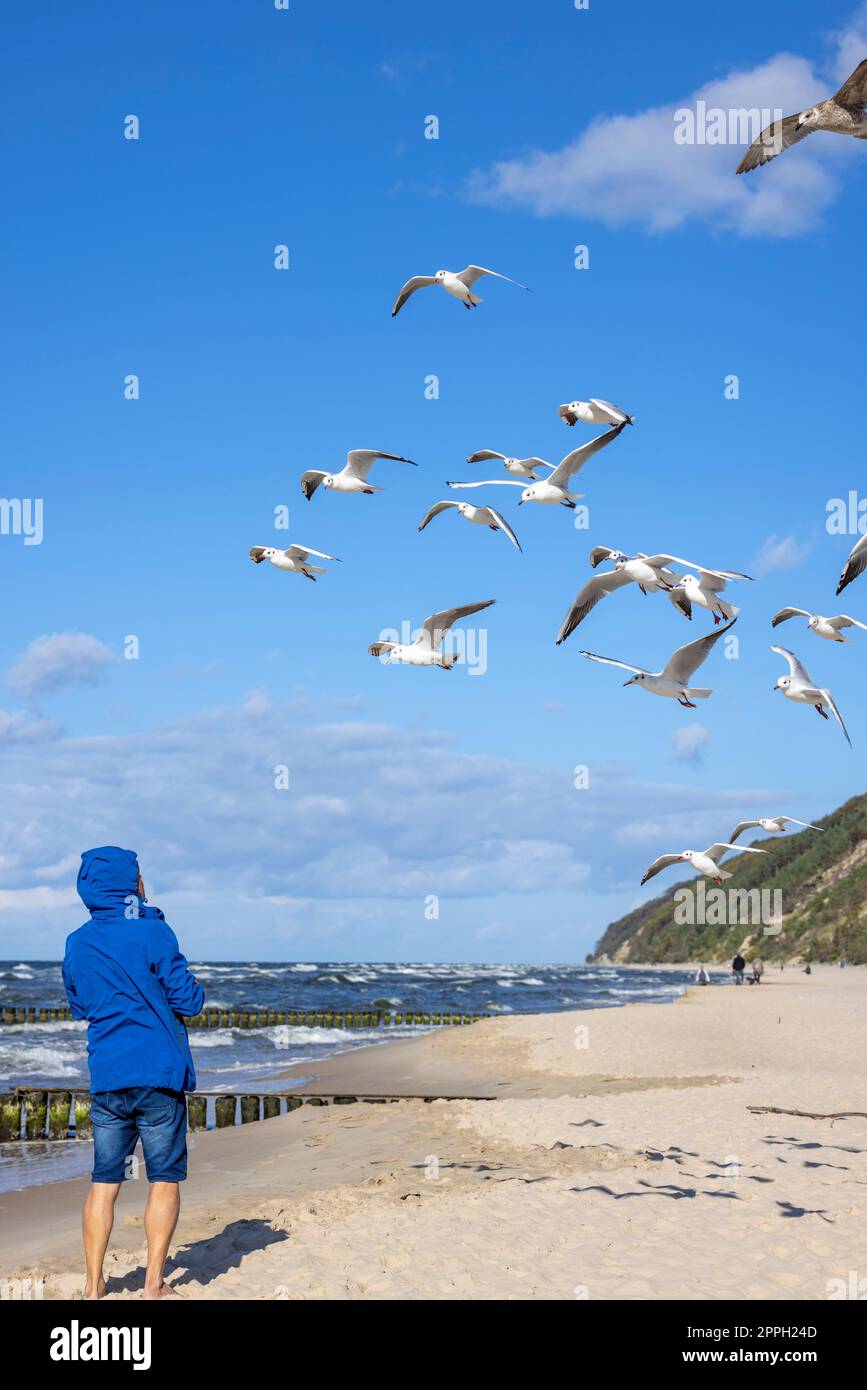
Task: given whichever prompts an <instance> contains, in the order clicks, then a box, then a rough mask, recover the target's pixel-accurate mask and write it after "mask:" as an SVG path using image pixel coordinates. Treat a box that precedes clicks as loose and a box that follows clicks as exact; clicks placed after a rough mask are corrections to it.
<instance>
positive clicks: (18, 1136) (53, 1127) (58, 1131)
mask: <svg viewBox="0 0 867 1390" xmlns="http://www.w3.org/2000/svg"><path fill="white" fill-rule="evenodd" d="M493 1099H495V1097H493V1096H424V1095H365V1094H363V1093H358V1094H356V1095H348V1094H346V1093H343V1092H335V1091H320V1092H316V1093H307V1092H304V1093H303V1094H299V1093H298V1092H297V1091H266V1092H261V1091H260V1092H258V1093H257V1092H242V1093H235V1094H227V1093H226V1092H225V1091H195V1092H190V1093H189V1094H188V1095H187V1128H188V1129H191V1130H202V1129H230V1128H231V1127H232V1126H233V1125H236V1124H242V1125H246V1124H251V1123H253V1122H254V1121H256V1120H270V1119H273V1118H274V1117H275V1116H276V1115H285V1114H291V1113H292V1111H294V1110H300V1108H301V1107H302V1106H303V1105H390V1104H394V1103H396V1102H397V1101H401V1100H422V1101H425V1102H427V1103H430V1102H431V1101H434V1100H493ZM92 1133H93V1121H92V1119H91V1114H90V1093H89V1092H88V1091H64V1090H54V1089H47V1090H30V1089H28V1088H25V1087H16V1089H15V1090H13V1091H5V1092H0V1143H5V1142H9V1141H11V1140H24V1139H29V1140H45V1139H89V1138H90V1137H91V1135H92Z"/></svg>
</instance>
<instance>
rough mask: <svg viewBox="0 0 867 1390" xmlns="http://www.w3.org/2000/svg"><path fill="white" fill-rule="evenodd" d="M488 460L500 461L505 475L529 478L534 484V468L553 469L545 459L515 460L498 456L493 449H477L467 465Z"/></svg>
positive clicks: (508, 456)
mask: <svg viewBox="0 0 867 1390" xmlns="http://www.w3.org/2000/svg"><path fill="white" fill-rule="evenodd" d="M488 459H500V460H501V461H502V464H503V467H504V468H505V470H506V472H507V473H511V474H512V475H513V476H514V477H515V478H530V479H531V481H532V482H534V483H535V481H536V478H537V474H536V473H534V471H533V470H534V469H535V468H553V467H554V464H553V463H548V462H547V460H546V459H537V458H526V459H516V458H512V457H511V456H510V455H508V454H498V453H497V451H496V450H495V449H479V450H477V451H476V453H474V454H470V456H469V458H468V459H467V463H486V462H487V461H488Z"/></svg>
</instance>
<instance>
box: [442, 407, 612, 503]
mask: <svg viewBox="0 0 867 1390" xmlns="http://www.w3.org/2000/svg"><path fill="white" fill-rule="evenodd" d="M622 429H623V425H615V426H614V428H613V429H610V430H606V431H605V433H604V434H598V435H597V436H596V438H595V439H591V440H590V443H589V444H582V446H581V448H580V449H573V450H572V452H571V454H567V455H566V457H565V458H564V459H561V461H560V463H558V464H557V467H556V468H554V469H553V470H552V471H551V473H549V475H548V477H547V478H543V479H542V481H541V482H539V481H537V482H534V483H531V484H530V486H529V487H524V484H523V483H522V482H520V481H519V480H518V479H517V478H486V479H485V481H484V482H481V483H449V485H448V486H449V487H520V488H523V491H522V493H521V496H520V499H519V501H518V506H519V507H520V506H521V505H522V503H524V502H543V503H545V504H546V505H547V506H551V505H553V504H554V503H557V502H559V503H560V504H561V506H564V507H574V506H575V500H576V498H578V497H583V495H584V494H583V493H581V492H570V490H569V484H570V481H571V479H572V477H573V475H574V474H575V473H577V472H578V471H579V469H581V468H583V467H584V465H585V463H586V462H587V460H588V459H589V458H592V457H593V455H594V454H595V453H598V451H599V450H600V449H604V448H605V445H606V444H610V443H611V441H612V439H616V438H617V436H618V434H619V433H620V431H621V430H622Z"/></svg>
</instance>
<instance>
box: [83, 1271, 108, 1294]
mask: <svg viewBox="0 0 867 1390" xmlns="http://www.w3.org/2000/svg"><path fill="white" fill-rule="evenodd" d="M84 1297H85V1298H86V1299H93V1300H95V1299H97V1298H105V1280H104V1279H103V1277H102V1275H100V1276H99V1280H98V1282H97V1285H96V1292H94V1291H93V1289H92V1288H90V1287H89V1286H88V1285H87V1284H85V1286H84Z"/></svg>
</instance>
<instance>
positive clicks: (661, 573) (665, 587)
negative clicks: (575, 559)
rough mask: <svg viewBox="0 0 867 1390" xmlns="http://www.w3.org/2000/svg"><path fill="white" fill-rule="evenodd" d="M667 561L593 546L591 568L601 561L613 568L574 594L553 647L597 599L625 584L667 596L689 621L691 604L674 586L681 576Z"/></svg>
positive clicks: (596, 576)
mask: <svg viewBox="0 0 867 1390" xmlns="http://www.w3.org/2000/svg"><path fill="white" fill-rule="evenodd" d="M668 558H669V557H668V556H667V555H643V554H642V555H634V556H629V555H624V553H623V551H622V550H611V549H609V547H608V546H607V545H595V546H594V547H593V549H592V550H591V551H590V563H591V565H592V566H593V568H594V569H595V568H596V566H597V565H598V564H599V563H600V562H601V561H602V560H613V561H614V569H613V570H603V571H602V572H601V573H600V574H596V575H594V576H593V578H592V579H590V580H588V582H587V583H586V584H585V585H584V588H583V589H582V590H581V592H580V593H578V594H576V596H575V598H574V600H573V602H572V607H571V608H570V609H569V612H568V613H567V614H566V617H565V618H564V619H563V622H562V623H561V625H560V631H559V632H558V633H557V637H556V639H555V640H556V643H557V646H558V647H559V645H560V643H561V642H565V641H566V638H567V637H569V636H571V634H572V633H573V632H574V631H575V629H576V627H578V625H579V623H582V622H583V621H584V619H585V618H586V617H587V614H588V613H589V612H591V610H592V609H594V608H595V607H596V605H597V603H599V602H600V600H601V599H603V598H607V597H608V595H609V594H613V593H615V592H616V590H617V589H622V588H624V587H625V586H626V585H627V584H637V585H638V587H639V589H640V590H641V592H642V593H643V594H644V595H645V596H646V595H647V594H655V593H660V592H662V593H667V594H668V597H669V598H670V599H671V601H672V603H673V604H674V606H675V607H676V608H678V609H679V610H680V612H681V613H682V614H683V615H684V617H685V618H691V617H692V604H691V603H690V601H689V599H688V598H687V595H686V593H685V591H684V590H682V589H680V588H678V587H677V584H678V580H679V579H681V578H682V576H681V575H679V574H675V573H674V571H673V570H670V569H668V568H667V563H668Z"/></svg>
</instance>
